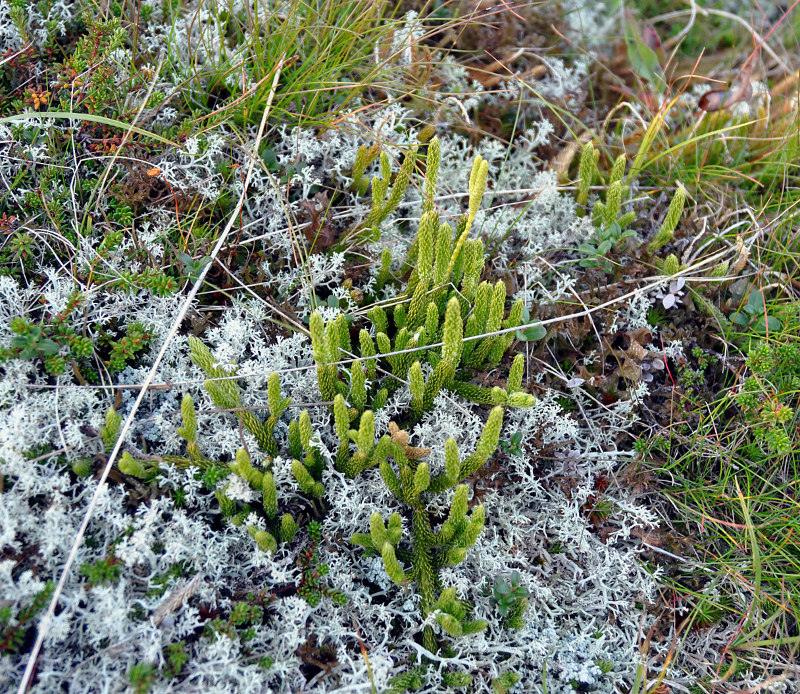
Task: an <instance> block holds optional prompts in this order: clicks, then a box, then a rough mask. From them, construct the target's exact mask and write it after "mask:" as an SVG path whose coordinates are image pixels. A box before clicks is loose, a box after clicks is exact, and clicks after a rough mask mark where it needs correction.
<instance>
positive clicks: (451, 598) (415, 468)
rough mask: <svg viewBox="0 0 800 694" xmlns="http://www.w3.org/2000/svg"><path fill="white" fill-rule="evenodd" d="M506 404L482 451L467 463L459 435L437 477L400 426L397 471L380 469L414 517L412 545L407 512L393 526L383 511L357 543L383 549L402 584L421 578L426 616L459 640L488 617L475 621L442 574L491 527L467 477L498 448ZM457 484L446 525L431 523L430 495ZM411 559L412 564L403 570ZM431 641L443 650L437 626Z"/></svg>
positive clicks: (496, 413) (426, 640) (426, 635)
mask: <svg viewBox="0 0 800 694" xmlns="http://www.w3.org/2000/svg"><path fill="white" fill-rule="evenodd" d="M502 423H503V408H502V407H495V408H494V409H493V410H492V411H491V413H490V414H489V419H488V420H487V422H486V425H485V427H484V430H483V433H482V434H481V437H480V440H479V441H478V445H477V447H476V449H475V452H474V453H473V454H472V455H470V456H468V457H467V458H465V459H464V460H461V457H460V455H459V452H458V446H457V445H456V442H455V440H454V439H448V440H447V442H446V444H445V469H444V471H443V472H441V473H439V474H438V475H436V476H433V477H432V476H431V472H430V467H429V465H428V463H426V462H424V461H423V460H420V459H419V451H418V450H415V449H413V448H411V447H409V446H408V434H407V433H406V432H403V431H401V430H399V429H398V428H396V427H394V428H393V432H392V434H393V435H392V441H391V445H390V447H389V451H390V454H391V457H392V459H393V460H394V462H395V464H396V466H397V469H396V470H395V468H394V467H393V466H392V464H391V463H389V461H388V460H385V461H383V462H382V463H381V466H380V471H381V477H382V478H383V481H384V483H385V484H386V486H387V487H388V488H389V490H390V491H391V492H392V494H393V495H394V496H395V497H396V498H397V499H398V500H399V501H401V502H402V503H403V504H404V505H405V506H406V507H407V508H408V510H409V512H410V514H411V539H410V545H411V546H410V548H407V547H404V546H403V544H402V542H403V533H402V524H401V520H402V519H401V517H400V514H399V513H394V514H392V516H391V517H390V518H389V522H388V524H387V523H385V522H384V520H383V518H382V517H381V515H380V514H379V513H377V512H376V513H374V514H373V515H372V517H371V519H370V532H369V534H365V533H356V534H354V535H353V537H352V538H351V542H353V543H354V544H357V545H359V546H361V547H364V548H365V549H366V550H367V551H368V552H371V553H375V554H379V555H380V556H381V558H382V559H383V565H384V568H385V570H386V573H387V575H388V576H389V578H391V579H392V581H393V582H395V583H397V584H398V585H406V584H409V583H412V582H413V583H415V584H416V585H417V588H418V590H419V593H420V597H421V599H422V600H421V610H422V617H423V619H425V618H426V617H427V616H428V615H429V614H431V613H432V612H434V611H435V612H436V622H437V623H438V624H439V626H441V628H442V629H443V630H444V631H445V632H446V633H447V634H448V635H450V636H453V637H458V636H462V635H464V634H469V633H474V632H477V631H481V630H482V629H485V628H486V626H487V622H486V621H485V620H481V619H478V620H473V619H470V618H469V609H468V606H467V605H466V604H465V603H464V602H463V601H461V600H460V599H458V597H457V596H456V589H455V588H454V587H449V588H443V587H442V585H441V580H440V578H439V571H440V570H441V569H442V568H443V567H445V566H453V565H455V564H459V563H461V562H462V561H463V560H464V557H465V556H466V554H467V550H468V549H469V548H470V547H472V545H474V544H475V542H476V540H477V539H478V535H480V532H481V530H483V525H484V522H485V520H486V512H485V509H484V507H483V505H482V504H479V505H477V506H475V507H474V508H473V509H472V513H471V514H468V494H469V487H468V486H467V485H466V484H463V481H464V480H465V479H466V478H467V477H469V476H470V475H472V474H473V473H474V472H476V471H477V470H479V469H480V468H481V467H482V466H483V465H484V463H485V462H486V461H487V460H488V459H489V456H490V455H491V454H492V453H493V452H494V450H495V449H496V448H497V442H498V440H499V438H500V428H501V426H502ZM448 489H454V490H455V493H454V495H453V500H452V502H451V505H450V511H449V513H448V517H447V519H446V520H445V521H444V522H443V523H442V524H441V526H440V527H439V529H438V530H434V529H433V527H432V526H431V517H430V513H429V511H428V507H427V503H426V501H425V499H426V495H428V494H436V493H441V492H444V491H446V490H448ZM401 560H402V561H403V563H405V564H408V567H407V568H403V564H401ZM423 645H424V646H425V648H427V649H428V650H429V651H431V652H433V653H435V652H436V651H437V650H438V646H437V643H436V638H435V635H434V632H433V629H432V627H430V626H426V627H425V628H424V631H423Z"/></svg>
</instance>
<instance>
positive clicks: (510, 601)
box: [492, 571, 530, 617]
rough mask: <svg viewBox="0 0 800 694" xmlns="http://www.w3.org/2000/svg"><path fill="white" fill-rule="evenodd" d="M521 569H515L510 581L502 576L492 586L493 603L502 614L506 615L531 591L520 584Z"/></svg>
mask: <svg viewBox="0 0 800 694" xmlns="http://www.w3.org/2000/svg"><path fill="white" fill-rule="evenodd" d="M520 579H521V576H520V575H519V571H514V572H512V574H511V578H510V579H509V581H508V582H506V580H505V579H504V578H503V577H502V576H501V577H499V578H498V579H497V580H496V581H495V584H494V586H493V587H492V603H493V604H494V605H495V606H496V607H497V611H498V612H499V613H500V615H501V616H503V617H505V616H506V614H508V611H509V610H510V609H511V608H512V607H514V605H515V604H516V603H517V601H518V600H524V599H525V598H527V597H528V596H529V595H530V593H528V591H527V590H526V589H525V588H524V587H523V586H521V585H520Z"/></svg>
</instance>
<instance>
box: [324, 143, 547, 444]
mask: <svg viewBox="0 0 800 694" xmlns="http://www.w3.org/2000/svg"><path fill="white" fill-rule="evenodd" d="M414 151H415V150H414ZM409 157H411V155H409ZM409 157H407V159H406V161H407V160H408V158H409ZM440 158H441V152H440V145H439V141H438V139H437V138H433V139H432V140H431V141H430V143H429V144H428V151H427V155H426V166H425V180H424V184H423V194H424V201H423V211H422V216H421V218H420V221H419V228H418V232H417V235H416V237H415V239H414V241H413V242H412V244H411V246H410V248H409V251H408V254H407V257H406V260H405V263H404V268H406V269H405V272H406V274H405V276H404V277H405V281H403V279H400V280H396V281H398V283H399V284H401V285H402V286H400V287H398V289H399V290H400V294H399V298H398V299H397V300H394V301H392V302H390V303H374V304H373V305H371V306H369V305H368V306H367V307H365V308H366V315H367V317H368V319H369V321H370V323H371V326H370V328H361V330H360V332H359V336H358V347H355V346H354V345H351V340H350V328H349V325H348V323H347V320H346V318H345V316H344V315H342V314H340V315H339V316H337V317H336V318H335V319H333V320H331V321H328V323H327V324H326V323H325V321H324V320H323V318H322V316H321V315H320V314H319V313H317V312H314V313H312V314H311V316H310V319H309V332H310V334H311V340H312V344H313V350H314V360H315V362H316V364H317V378H318V382H319V388H320V392H321V393H322V397H323V399H325V400H327V401H330V402H334V401H335V400H336V397H337V396H338V395H341V396H343V397H345V398H346V403H347V405H348V406H349V407H350V408H351V409H352V410H353V411H354V412H355V413H356V415H355V416H357V415H358V414H359V413H360V412H362V411H363V409H364V407H365V406H366V405H369V406H370V407H371V408H372V409H373V410H378V409H380V408H381V407H382V406H383V404H384V403H385V402H386V398H387V397H388V395H389V394H391V392H392V391H394V390H395V389H396V388H397V387H398V386H399V385H400V384H401V383H402V382H405V381H407V382H408V383H409V385H410V388H411V394H412V405H411V416H412V419H413V420H416V419H418V418H419V417H420V416H421V414H422V413H423V412H424V411H426V410H429V409H430V408H431V407H432V405H433V401H434V399H435V397H436V395H437V394H438V393H439V392H440V391H441V390H442V389H443V388H444V389H448V390H452V391H455V392H457V393H459V394H460V395H462V396H464V397H466V398H469V399H472V400H475V401H476V402H480V403H485V404H504V405H507V406H512V407H528V406H531V405H532V404H533V402H534V399H533V397H532V396H530V395H527V394H525V393H521V392H519V393H515V394H513V395H511V394H510V393H506V392H504V391H501V390H500V389H495V390H489V389H485V388H481V387H479V386H476V385H474V384H471V383H469V373H468V372H467V369H482V368H484V367H485V366H487V365H489V364H493V365H496V364H499V362H500V361H501V359H502V358H503V355H504V354H505V352H506V351H507V350H508V348H509V347H510V346H511V343H512V342H513V340H514V333H513V331H512V329H513V328H515V327H517V326H519V325H520V324H521V321H522V316H523V310H524V305H523V302H522V301H521V300H518V301H516V302H515V303H514V305H513V306H512V307H511V309H510V311H509V312H508V314H506V313H505V304H506V286H505V283H503V282H502V281H498V282H497V283H495V284H494V285H492V284H490V283H489V282H481V281H480V277H481V273H482V271H483V267H484V251H483V243H482V242H481V241H480V239H469V238H468V236H469V230H470V228H471V226H472V223H473V220H474V219H475V215H476V214H477V212H478V209H479V207H480V203H481V199H482V198H483V194H484V191H485V189H486V181H487V175H488V163H487V162H486V161H485V160H483V159H482V158H481V157H480V156H478V157H476V158H475V160H474V162H473V166H472V170H471V173H470V178H469V205H468V210H467V212H466V213H465V214H464V215H462V217H461V218H460V219H459V221H458V224H457V226H456V229H455V230H454V229H453V228H452V227H451V226H450V224H449V223H447V222H441V223H440V222H439V213H438V211H437V210H436V209H435V206H434V202H433V200H434V195H435V191H436V180H437V177H438V172H439V162H440ZM381 161H382V164H381V166H382V167H386V166H388V164H389V162H388V158H385V157H382V160H381ZM404 166H405V161H404ZM405 177H406V174H405V173H404V169H401V172H400V173H398V177H397V179H396V181H395V185H394V186H393V187H392V192H391V193H389V194H388V198H387V193H386V191H385V190H384V188H387V187H388V181H389V171H388V170H383V172H382V177H381V178H379V179H378V178H376V179H374V180H373V195H374V196H375V195H377V198H376V199H377V200H379V201H382V200H384V198H386V199H387V202H386V203H383V202H376V203H375V204H374V206H373V212H372V213H371V215H372V217H374V218H376V219H377V218H381V219H382V218H384V215H383V211H384V210H385V209H387V205H389V202H388V200H389V199H391V205H394V206H396V205H395V202H394V199H395V198H394V197H393V196H394V192H395V191H396V190H399V188H397V182H398V181H401V182H403V181H405ZM376 185H377V186H378V188H379V190H378V193H377V194H376V193H375V192H374V191H375V186H376ZM404 189H405V183H403V190H404ZM376 210H377V211H376ZM381 264H382V268H385V269H386V271H385V272H384V271H383V270H382V271H381V284H382V285H385V284H386V283H388V282H389V281H391V278H390V276H389V273H388V268H389V267H390V265H391V254H390V253H389V252H387V251H386V250H384V251H383V254H382V256H381ZM365 301H366V299H365ZM498 332H501V334H496V333H498ZM438 343H442V344H441V347H436V348H433V347H431V348H428V347H427V345H434V344H438ZM354 356H355V357H357V360H356V361H354V362H353V364H352V366H351V367H350V369H349V373H348V374H347V375H346V378H344V379H343V378H342V376H343V375H345V374H343V373H342V372H343V371H344V369H340V367H339V365H338V364H337V362H339V361H342V360H349V359H352V357H354ZM358 358H360V359H358ZM360 360H363V364H362V363H360ZM423 361H426V362H428V364H429V365H430V367H431V369H432V370H431V372H430V374H429V375H428V377H427V379H426V378H425V377H424V370H423V368H422V362H423ZM384 375H388V377H383V376H384ZM367 378H368V379H369V380H370V381H371V385H370V388H369V389H367V387H366V379H367ZM348 382H349V386H348ZM517 390H519V386H517ZM341 421H343V417H340V422H341ZM339 426H340V428H342V431H344V424H341V423H340V424H339ZM340 439H341V437H340Z"/></svg>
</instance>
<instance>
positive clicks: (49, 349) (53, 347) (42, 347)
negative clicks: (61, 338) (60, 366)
mask: <svg viewBox="0 0 800 694" xmlns="http://www.w3.org/2000/svg"><path fill="white" fill-rule="evenodd" d="M37 349H38V350H39V352H41V353H42V354H43V355H44V356H46V357H52V356H53V355H54V354H58V350H59V349H61V348H60V347H59V346H58V343H57V342H54V341H53V340H48V339H45V340H42V341H41V342H39V344H38V345H37Z"/></svg>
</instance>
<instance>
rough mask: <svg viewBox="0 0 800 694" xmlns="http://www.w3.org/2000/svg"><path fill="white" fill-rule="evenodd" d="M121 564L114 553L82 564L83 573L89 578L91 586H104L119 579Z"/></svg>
mask: <svg viewBox="0 0 800 694" xmlns="http://www.w3.org/2000/svg"><path fill="white" fill-rule="evenodd" d="M119 572H120V565H119V561H118V560H117V558H116V557H115V556H114V553H113V552H112V553H110V554H109V555H108V556H107V557H104V558H103V559H97V560H96V561H94V562H88V563H86V564H84V565H83V566H81V575H82V576H85V577H86V578H87V579H88V585H89V586H104V585H106V584H107V583H116V582H117V581H118V580H119Z"/></svg>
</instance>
